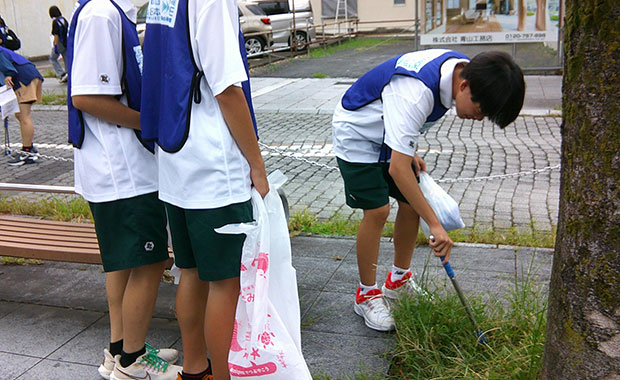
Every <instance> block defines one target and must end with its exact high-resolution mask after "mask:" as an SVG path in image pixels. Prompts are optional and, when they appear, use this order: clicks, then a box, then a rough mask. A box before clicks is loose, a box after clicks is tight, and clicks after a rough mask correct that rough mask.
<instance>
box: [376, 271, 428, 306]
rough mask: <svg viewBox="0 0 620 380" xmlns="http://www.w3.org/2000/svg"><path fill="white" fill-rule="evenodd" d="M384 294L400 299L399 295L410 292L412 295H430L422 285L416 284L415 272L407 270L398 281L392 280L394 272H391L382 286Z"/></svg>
mask: <svg viewBox="0 0 620 380" xmlns="http://www.w3.org/2000/svg"><path fill="white" fill-rule="evenodd" d="M381 291H382V292H383V294H384V295H385V296H386V297H388V298H390V299H393V300H395V299H398V296H399V295H402V294H403V293H408V294H411V295H416V294H419V295H422V296H425V297H428V296H429V295H428V293H427V292H426V290H424V289H422V288H421V287H420V285H418V284H416V282H415V281H414V280H413V273H411V272H407V273H406V274H405V275H404V276H403V278H402V279H400V280H398V281H392V272H389V273H388V275H387V278H386V279H385V283H384V284H383V286H382V287H381Z"/></svg>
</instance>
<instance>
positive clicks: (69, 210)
mask: <svg viewBox="0 0 620 380" xmlns="http://www.w3.org/2000/svg"><path fill="white" fill-rule="evenodd" d="M0 213H2V214H13V215H30V216H36V217H42V218H49V219H53V220H59V221H65V222H68V221H78V222H79V221H85V220H92V214H91V212H90V207H89V206H88V202H86V201H85V200H84V199H83V198H82V197H73V198H71V199H59V198H57V197H54V196H52V197H50V198H44V199H39V200H36V201H31V200H26V199H24V198H21V197H4V198H0Z"/></svg>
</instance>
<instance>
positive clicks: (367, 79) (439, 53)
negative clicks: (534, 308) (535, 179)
mask: <svg viewBox="0 0 620 380" xmlns="http://www.w3.org/2000/svg"><path fill="white" fill-rule="evenodd" d="M524 95H525V82H524V80H523V73H522V72H521V69H520V68H519V67H518V66H517V65H516V64H515V63H514V61H513V60H512V58H511V57H510V56H509V55H508V54H505V53H502V52H485V53H481V54H479V55H477V56H476V57H475V58H474V59H472V60H471V61H470V60H469V59H468V58H467V57H466V56H465V55H463V54H460V53H458V52H455V51H450V50H443V49H432V50H424V51H417V52H412V53H407V54H403V55H401V56H397V57H394V58H392V59H390V60H388V61H386V62H384V63H383V64H381V65H379V66H377V67H375V68H374V69H372V70H370V71H369V72H368V73H366V74H365V75H363V76H362V77H361V78H359V79H358V80H357V81H356V82H355V83H354V84H353V85H352V86H351V88H349V89H348V90H347V92H346V93H345V94H344V96H343V98H342V100H341V102H340V103H339V104H338V106H337V107H336V110H335V112H334V116H333V120H332V130H333V140H334V151H335V153H336V156H337V161H338V167H339V168H340V172H341V174H342V178H343V180H344V186H345V196H346V202H347V204H348V205H349V206H350V207H352V208H360V209H362V210H363V211H364V215H363V218H362V222H361V224H360V228H359V231H358V234H357V248H356V249H357V263H358V269H359V274H360V284H359V287H358V288H357V293H356V297H355V303H354V311H355V312H356V313H357V314H358V315H360V316H361V317H362V318H364V322H365V324H366V325H367V326H368V327H370V328H372V329H375V330H380V331H388V330H391V329H393V328H394V319H393V318H392V315H391V313H390V310H389V307H388V305H387V303H386V302H385V300H384V298H383V297H384V296H385V297H389V298H393V299H394V298H397V297H398V294H399V293H401V292H419V291H420V288H419V286H418V285H417V284H416V283H415V282H414V280H413V275H412V272H411V269H410V263H411V257H412V255H413V250H414V248H415V242H416V240H417V234H418V226H419V219H420V217H421V218H423V219H424V220H425V221H426V223H427V224H428V225H429V227H430V232H431V234H432V235H434V237H435V240H434V241H430V242H429V244H430V246H431V247H432V249H433V253H434V254H435V256H441V257H444V256H445V258H444V260H443V262H444V263H446V262H448V260H449V259H450V251H451V249H452V244H453V243H452V241H451V240H450V238H449V237H448V234H447V233H446V231H445V230H444V229H443V227H442V226H441V224H440V223H439V221H438V219H437V217H436V216H435V213H434V212H433V210H432V209H431V207H430V206H429V205H428V203H427V202H426V200H425V199H424V196H423V195H422V193H421V191H420V187H419V185H418V183H417V181H416V173H419V172H420V170H423V171H426V164H425V162H424V161H423V160H422V159H421V158H420V157H419V156H418V155H417V153H416V148H417V145H418V138H419V136H420V134H421V133H423V132H424V131H425V130H426V128H428V127H429V126H430V125H431V124H432V123H433V122H435V121H436V120H438V119H439V118H441V117H442V116H443V115H444V114H445V113H446V112H447V111H448V109H449V108H450V107H452V106H453V105H455V106H456V113H457V115H458V117H460V118H464V119H474V120H482V119H483V118H484V117H485V116H487V117H488V118H489V119H490V120H491V121H492V122H494V123H496V124H498V125H499V126H500V127H501V128H503V127H505V126H506V125H508V124H510V123H511V122H512V121H514V119H515V118H516V117H517V116H518V114H519V111H520V110H521V107H522V106H523V99H524ZM414 171H415V172H414ZM389 197H393V198H395V199H396V200H397V202H398V212H397V214H396V221H395V224H394V251H395V252H394V265H393V266H392V270H391V271H390V273H388V276H387V279H386V280H385V282H384V284H383V286H382V289H379V288H378V287H377V284H376V267H377V260H378V254H379V240H380V237H381V232H382V230H383V226H384V224H385V222H386V220H387V217H388V215H389V212H390V209H389Z"/></svg>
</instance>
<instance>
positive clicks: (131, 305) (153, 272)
mask: <svg viewBox="0 0 620 380" xmlns="http://www.w3.org/2000/svg"><path fill="white" fill-rule="evenodd" d="M165 264H166V261H162V262H159V263H154V264H149V265H143V266H141V267H137V268H133V269H131V274H130V275H129V281H127V286H126V288H125V295H124V297H123V331H124V336H123V351H125V352H128V353H130V352H136V351H139V350H141V349H142V347H144V341H145V339H146V333H147V331H148V329H149V325H150V323H151V319H152V317H153V309H154V308H155V300H156V299H157V291H158V289H159V283H160V281H161V276H162V273H163V272H164V266H165Z"/></svg>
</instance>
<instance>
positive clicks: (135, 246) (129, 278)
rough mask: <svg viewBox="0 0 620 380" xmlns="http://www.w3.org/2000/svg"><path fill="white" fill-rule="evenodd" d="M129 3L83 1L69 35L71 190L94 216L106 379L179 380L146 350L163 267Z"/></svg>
mask: <svg viewBox="0 0 620 380" xmlns="http://www.w3.org/2000/svg"><path fill="white" fill-rule="evenodd" d="M135 18H136V9H135V7H134V6H133V4H132V3H131V2H130V1H129V0H115V1H112V0H80V1H79V2H78V3H77V4H76V7H75V10H74V13H73V16H72V19H71V26H70V28H69V37H68V44H67V45H68V49H67V64H68V69H69V73H70V77H69V88H68V90H69V94H68V100H69V101H68V107H69V140H70V141H71V142H72V143H73V145H74V147H75V149H74V158H75V164H74V166H75V171H74V175H75V190H76V192H77V193H78V194H80V195H82V196H83V197H84V198H85V199H86V200H87V201H88V202H89V205H90V208H91V211H92V213H93V218H94V222H95V230H96V232H97V240H98V242H99V248H100V251H101V261H102V262H103V268H104V271H105V272H106V293H107V298H108V305H109V311H110V347H109V350H108V349H104V359H103V362H102V364H101V366H100V367H99V373H100V374H101V375H102V376H103V377H104V378H111V379H114V380H124V379H143V378H144V379H146V378H149V379H152V380H155V379H158V380H173V379H176V375H177V373H178V371H180V370H181V367H178V366H174V365H169V364H168V361H170V362H174V361H176V360H177V357H178V353H177V352H176V350H172V349H162V350H154V349H152V348H151V347H150V346H148V345H145V337H146V333H147V331H148V327H149V324H150V321H151V317H152V313H153V309H154V307H155V299H156V297H157V290H158V287H159V283H160V281H161V276H162V273H163V271H164V266H165V263H166V261H167V259H168V236H167V232H166V213H165V209H164V205H163V203H162V202H161V201H159V199H158V197H157V162H156V160H155V157H154V155H153V153H152V151H150V150H152V149H153V146H152V145H151V146H149V144H147V143H145V142H144V140H143V139H142V138H141V135H140V132H139V131H140V113H139V110H140V91H141V65H142V52H141V49H140V44H139V40H138V35H137V32H136V27H135Z"/></svg>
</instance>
